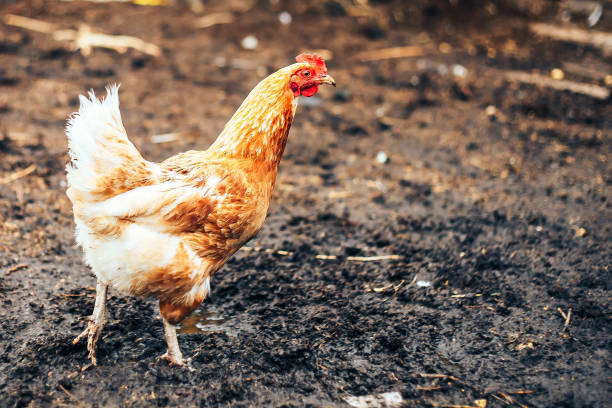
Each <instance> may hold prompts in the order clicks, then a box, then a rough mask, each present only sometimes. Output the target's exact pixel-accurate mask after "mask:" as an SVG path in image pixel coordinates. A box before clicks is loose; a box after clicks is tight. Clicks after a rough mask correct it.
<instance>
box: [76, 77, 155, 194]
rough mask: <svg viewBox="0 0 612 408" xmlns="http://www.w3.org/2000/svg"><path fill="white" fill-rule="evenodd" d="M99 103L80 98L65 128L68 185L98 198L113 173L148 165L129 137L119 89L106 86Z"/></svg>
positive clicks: (92, 95) (96, 100)
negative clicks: (104, 95)
mask: <svg viewBox="0 0 612 408" xmlns="http://www.w3.org/2000/svg"><path fill="white" fill-rule="evenodd" d="M106 90H107V94H106V97H105V98H104V99H102V100H98V99H97V98H96V96H95V95H94V93H93V91H90V92H89V98H87V97H85V96H83V95H81V96H80V97H79V99H80V102H81V106H80V108H79V111H78V112H75V113H74V114H73V115H72V116H71V118H70V119H69V121H68V124H67V126H66V135H67V136H68V147H69V153H70V159H71V162H70V163H69V164H68V166H66V172H67V178H68V184H69V186H70V187H71V188H73V189H76V190H78V191H80V192H82V193H86V194H92V195H95V194H96V193H98V192H99V190H100V189H102V188H103V187H104V186H105V184H106V186H108V181H106V180H107V179H108V177H111V176H112V175H113V171H116V170H117V169H120V168H125V169H130V168H134V167H135V166H136V167H140V168H141V169H142V166H141V165H145V166H146V163H147V162H146V161H145V160H144V159H143V158H142V156H141V155H140V153H139V152H138V150H137V149H136V147H134V145H133V144H132V142H130V141H129V140H128V138H127V134H126V132H125V129H124V127H123V123H122V122H121V114H120V112H119V94H118V90H119V86H118V85H111V86H109V87H107V89H106Z"/></svg>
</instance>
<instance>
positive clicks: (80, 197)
mask: <svg viewBox="0 0 612 408" xmlns="http://www.w3.org/2000/svg"><path fill="white" fill-rule="evenodd" d="M296 60H297V63H295V64H292V65H289V66H288V67H285V68H282V69H280V70H278V71H277V72H275V73H273V74H272V75H270V76H268V77H267V78H265V79H264V80H263V81H261V82H260V83H259V84H258V85H257V86H256V87H255V88H254V89H253V90H252V91H251V93H250V94H249V95H248V96H247V98H246V99H245V100H244V102H243V103H242V105H241V106H240V107H239V108H238V110H237V111H236V113H235V114H234V115H233V116H232V118H231V119H230V121H229V122H228V123H227V124H226V125H225V127H224V129H223V131H222V132H221V134H220V135H219V137H218V138H217V140H216V141H215V142H214V143H213V144H212V145H211V146H210V147H209V148H208V150H205V151H188V152H184V153H180V154H178V155H176V156H173V157H170V158H169V159H167V160H165V161H163V162H161V163H153V162H150V161H147V160H145V159H143V157H142V156H141V155H140V153H139V152H138V150H137V149H136V148H135V147H134V145H133V144H132V143H131V142H130V141H129V140H128V138H127V135H126V132H125V129H124V127H123V124H122V122H121V115H120V113H119V98H118V89H117V87H116V86H111V87H109V88H108V89H107V96H106V98H105V99H103V100H101V101H100V100H98V99H96V97H95V96H94V94H93V93H90V94H89V98H86V97H84V96H81V98H80V102H81V106H80V108H79V111H78V112H76V113H75V114H74V115H73V116H72V117H71V118H70V120H69V122H68V125H67V128H66V134H67V136H68V143H69V151H70V158H71V162H70V163H69V164H68V166H67V178H68V186H69V187H68V191H67V194H68V197H69V198H70V200H71V201H72V204H73V207H74V219H75V222H76V240H77V242H78V244H79V245H80V246H81V247H82V248H83V251H84V253H85V261H86V262H87V264H88V265H89V266H90V267H91V268H92V270H93V272H94V273H95V275H96V277H97V278H98V282H97V287H96V292H97V293H96V301H95V307H94V311H93V315H92V316H91V318H90V319H89V322H88V325H87V328H86V329H85V330H84V331H83V333H81V334H80V335H79V336H78V337H77V338H76V339H75V340H74V343H75V344H76V343H77V342H78V341H79V340H81V339H82V338H84V337H87V349H88V351H89V357H90V358H91V361H92V363H93V364H94V365H95V364H96V355H95V354H96V348H97V341H98V338H99V336H100V333H101V331H102V328H103V325H104V323H105V312H106V307H105V303H106V294H107V289H108V286H111V287H113V288H115V289H117V290H119V291H121V292H123V293H128V294H132V295H136V296H147V297H156V298H158V299H159V309H160V313H161V316H162V318H163V322H164V329H165V334H166V341H167V343H168V351H167V352H166V354H164V355H163V356H162V357H163V358H165V359H167V360H169V361H170V363H171V364H177V365H183V364H184V361H183V357H182V354H181V351H180V348H179V346H178V341H177V337H176V325H177V324H178V323H179V322H181V321H182V320H183V319H184V318H185V317H186V316H187V315H189V314H190V313H191V312H192V311H193V310H195V309H196V308H197V307H198V306H199V305H200V303H201V302H202V301H203V300H204V298H206V296H207V294H208V292H209V291H210V278H211V276H212V275H213V274H214V273H215V272H216V271H217V270H219V269H220V268H221V267H222V266H223V265H224V264H225V262H227V260H228V259H229V258H230V257H231V256H232V254H233V253H234V252H236V251H237V250H238V249H239V248H240V247H241V246H242V245H244V244H245V243H246V242H247V241H248V240H249V239H251V238H252V237H253V236H254V235H255V234H256V233H257V232H258V231H259V229H260V228H261V227H262V225H263V222H264V219H265V218H266V213H267V211H268V207H269V205H270V197H271V194H272V189H273V188H274V181H275V179H276V174H277V171H278V165H279V162H280V160H281V156H282V154H283V151H284V149H285V144H286V142H287V137H288V134H289V128H290V127H291V123H292V121H293V116H294V115H295V111H296V107H297V101H298V97H299V96H301V95H303V96H312V95H314V94H315V93H316V92H317V90H318V87H319V85H321V84H330V85H334V86H335V82H334V80H333V79H332V78H331V77H330V76H329V75H327V69H326V67H325V62H324V61H323V60H322V59H321V58H320V57H319V56H317V55H307V54H302V55H299V56H298V57H297V58H296Z"/></svg>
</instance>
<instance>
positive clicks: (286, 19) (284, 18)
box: [278, 11, 293, 25]
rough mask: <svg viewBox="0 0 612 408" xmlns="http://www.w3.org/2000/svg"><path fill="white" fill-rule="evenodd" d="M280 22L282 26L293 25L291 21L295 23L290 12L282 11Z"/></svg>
mask: <svg viewBox="0 0 612 408" xmlns="http://www.w3.org/2000/svg"><path fill="white" fill-rule="evenodd" d="M278 21H280V23H281V24H282V25H289V24H291V21H293V18H292V17H291V14H290V13H289V12H287V11H281V12H280V13H278Z"/></svg>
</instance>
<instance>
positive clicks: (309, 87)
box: [289, 54, 336, 97]
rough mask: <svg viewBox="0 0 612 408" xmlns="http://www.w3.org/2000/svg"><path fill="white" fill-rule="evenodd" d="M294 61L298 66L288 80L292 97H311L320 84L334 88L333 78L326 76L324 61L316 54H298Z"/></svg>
mask: <svg viewBox="0 0 612 408" xmlns="http://www.w3.org/2000/svg"><path fill="white" fill-rule="evenodd" d="M295 60H296V61H297V62H298V63H300V66H299V67H298V68H297V69H296V71H295V72H294V73H293V75H291V79H290V80H289V86H290V87H291V91H293V95H294V96H296V97H297V96H300V95H302V96H313V95H314V94H316V93H317V91H318V90H319V85H321V84H328V85H333V86H336V82H335V81H334V78H332V77H331V76H329V75H327V68H326V67H325V61H323V58H321V57H319V56H318V55H317V54H300V55H298V56H297V57H295Z"/></svg>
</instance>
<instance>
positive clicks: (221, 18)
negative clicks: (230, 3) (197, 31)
mask: <svg viewBox="0 0 612 408" xmlns="http://www.w3.org/2000/svg"><path fill="white" fill-rule="evenodd" d="M233 22H234V16H233V14H231V13H212V14H208V15H206V16H203V17H200V18H198V19H197V20H195V21H194V23H193V26H194V27H195V28H207V27H212V26H215V25H219V24H229V23H233Z"/></svg>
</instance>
